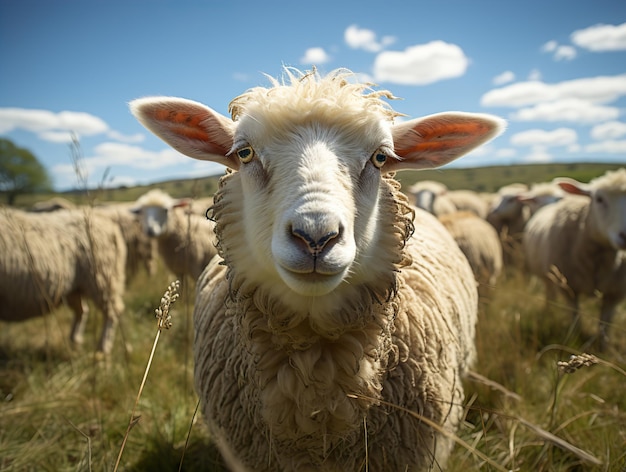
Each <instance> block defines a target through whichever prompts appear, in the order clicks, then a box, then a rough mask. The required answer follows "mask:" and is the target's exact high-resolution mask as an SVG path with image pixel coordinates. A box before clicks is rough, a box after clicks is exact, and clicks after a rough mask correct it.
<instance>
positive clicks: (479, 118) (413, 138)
mask: <svg viewBox="0 0 626 472" xmlns="http://www.w3.org/2000/svg"><path fill="white" fill-rule="evenodd" d="M505 127H506V123H505V121H504V120H502V119H501V118H498V117H495V116H492V115H483V114H475V113H460V112H455V113H440V114H437V115H430V116H427V117H424V118H417V119H414V120H411V121H407V122H404V123H399V124H397V125H395V126H393V128H392V133H393V142H394V151H395V153H396V155H397V156H398V157H399V158H400V159H388V160H387V162H386V163H385V166H384V170H389V171H396V170H402V169H432V168H435V167H440V166H442V165H444V164H447V163H449V162H452V161H453V160H455V159H457V158H458V157H461V156H462V155H464V154H467V153H468V152H470V151H471V150H472V149H474V148H476V147H478V146H480V145H482V144H484V143H486V142H487V141H489V140H491V139H493V138H495V137H496V136H497V135H499V134H500V133H501V132H502V131H504V129H505Z"/></svg>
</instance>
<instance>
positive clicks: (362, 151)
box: [233, 114, 393, 297]
mask: <svg viewBox="0 0 626 472" xmlns="http://www.w3.org/2000/svg"><path fill="white" fill-rule="evenodd" d="M264 116H265V118H266V119H265V120H261V119H259V117H254V116H251V115H248V116H245V117H244V118H242V119H241V121H240V123H239V124H238V127H237V131H236V133H235V139H234V146H233V153H234V154H235V155H236V156H237V157H238V158H239V160H240V162H241V165H240V167H239V174H240V178H241V185H242V193H243V199H242V204H243V213H244V215H243V216H244V220H245V224H244V225H243V230H244V232H245V237H246V240H247V247H248V248H249V250H250V252H251V254H252V256H253V257H254V259H255V263H254V264H253V267H255V268H256V270H255V272H256V276H257V277H258V278H259V280H258V282H259V283H267V282H268V281H270V282H271V283H273V284H275V283H276V282H280V283H282V284H284V285H286V286H287V287H288V288H289V290H291V291H293V292H295V293H297V294H299V295H303V296H307V297H309V296H321V295H325V294H327V293H329V292H331V291H333V290H335V289H336V288H337V287H338V286H339V285H340V284H341V283H342V282H344V281H351V280H358V281H363V279H367V278H368V277H371V274H372V271H371V270H370V271H369V272H363V270H362V269H363V268H364V267H367V266H368V265H369V264H362V263H361V262H360V261H363V260H364V259H368V258H370V257H372V255H373V252H374V251H375V243H376V240H377V228H378V217H379V215H378V211H377V208H378V206H377V202H378V192H379V188H380V179H381V171H380V167H381V166H382V164H383V163H384V162H385V159H386V158H387V156H388V155H390V154H393V151H392V149H393V143H392V138H391V132H390V128H389V125H386V124H385V123H384V122H382V121H379V122H376V123H375V124H374V125H369V127H368V129H367V130H365V132H360V133H356V134H354V133H349V132H347V130H346V129H342V127H341V126H340V125H339V124H336V125H333V124H332V123H331V124H324V125H322V124H321V123H320V122H319V121H309V122H302V123H297V121H296V120H294V118H295V117H291V118H290V119H289V120H288V123H291V124H287V122H285V123H282V124H281V125H279V126H276V122H275V121H272V120H267V114H266V115H264ZM276 128H278V129H281V130H283V132H282V133H279V134H277V133H275V132H274V133H272V132H271V130H272V129H274V130H275V129H276ZM363 137H365V139H363ZM248 267H249V266H248ZM248 275H250V273H249V274H248Z"/></svg>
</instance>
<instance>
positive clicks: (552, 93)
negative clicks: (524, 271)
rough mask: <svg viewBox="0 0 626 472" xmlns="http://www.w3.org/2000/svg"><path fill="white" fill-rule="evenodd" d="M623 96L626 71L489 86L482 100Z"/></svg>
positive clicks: (516, 102)
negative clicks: (554, 81)
mask: <svg viewBox="0 0 626 472" xmlns="http://www.w3.org/2000/svg"><path fill="white" fill-rule="evenodd" d="M623 96H626V74H621V75H614V76H598V77H588V78H582V79H574V80H566V81H563V82H559V83H556V84H546V83H544V82H540V81H529V82H518V83H515V84H511V85H507V86H505V87H501V88H497V89H493V90H490V91H489V92H487V93H485V94H484V95H483V96H482V98H481V104H482V105H483V106H507V107H520V106H525V105H532V104H537V103H541V102H548V101H555V100H562V99H569V98H575V99H580V100H586V101H590V102H594V103H609V102H612V101H615V100H617V99H618V98H620V97H623Z"/></svg>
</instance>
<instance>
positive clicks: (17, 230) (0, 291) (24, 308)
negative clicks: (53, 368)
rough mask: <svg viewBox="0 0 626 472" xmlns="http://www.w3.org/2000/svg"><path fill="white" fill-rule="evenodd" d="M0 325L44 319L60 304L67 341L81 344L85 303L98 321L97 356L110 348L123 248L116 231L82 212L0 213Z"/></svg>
mask: <svg viewBox="0 0 626 472" xmlns="http://www.w3.org/2000/svg"><path fill="white" fill-rule="evenodd" d="M0 225H1V226H2V231H0V320H3V321H23V320H27V319H30V318H35V317H39V316H43V315H46V314H48V313H50V312H51V311H52V310H54V309H55V308H57V307H58V306H59V305H61V303H63V302H64V301H65V303H67V305H68V306H69V307H70V309H71V310H72V311H73V313H74V321H73V326H72V329H71V334H70V340H71V341H72V342H73V343H74V344H80V343H82V341H83V331H84V328H85V322H86V314H87V305H86V304H85V303H84V300H83V297H87V298H89V299H91V300H92V301H93V302H94V303H95V305H96V306H97V307H98V309H99V310H100V311H102V315H103V318H104V320H103V328H102V335H101V337H100V341H99V343H98V347H97V349H98V351H99V352H100V353H104V354H107V353H109V352H110V350H111V348H112V346H113V338H114V334H115V327H116V324H117V322H118V319H119V317H120V316H121V315H122V313H123V311H124V301H123V295H124V283H125V274H124V265H125V262H126V246H125V245H124V241H123V239H122V235H121V234H120V230H119V228H118V227H117V226H116V225H114V224H111V221H110V220H109V219H107V218H102V217H101V216H98V215H96V214H94V213H93V212H89V211H87V210H85V211H82V210H63V211H58V212H54V213H27V212H23V211H20V210H15V209H10V208H2V209H0Z"/></svg>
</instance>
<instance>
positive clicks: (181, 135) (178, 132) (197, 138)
mask: <svg viewBox="0 0 626 472" xmlns="http://www.w3.org/2000/svg"><path fill="white" fill-rule="evenodd" d="M130 110H131V112H132V114H133V115H135V118H137V119H138V120H139V121H140V122H141V124H142V125H144V126H145V127H146V128H148V129H149V130H150V131H152V132H153V133H154V134H155V135H157V136H158V137H159V138H161V139H162V140H163V141H165V142H166V143H167V144H169V145H170V146H172V147H173V148H174V149H176V150H177V151H179V152H181V153H183V154H185V155H187V156H189V157H193V158H194V159H201V160H205V161H213V162H217V163H219V164H222V165H225V166H226V167H230V168H233V169H237V167H239V162H238V160H236V159H232V158H229V157H228V156H227V154H228V153H229V152H230V149H231V147H232V145H233V133H234V130H235V124H234V123H233V121H232V120H231V119H230V118H227V117H225V116H224V115H221V114H220V113H218V112H216V111H214V110H212V109H210V108H209V107H207V106H205V105H202V104H201V103H198V102H194V101H191V100H185V99H183V98H172V97H147V98H139V99H137V100H133V101H132V102H130Z"/></svg>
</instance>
